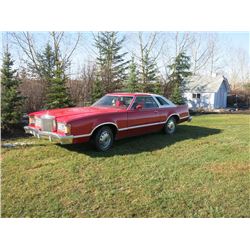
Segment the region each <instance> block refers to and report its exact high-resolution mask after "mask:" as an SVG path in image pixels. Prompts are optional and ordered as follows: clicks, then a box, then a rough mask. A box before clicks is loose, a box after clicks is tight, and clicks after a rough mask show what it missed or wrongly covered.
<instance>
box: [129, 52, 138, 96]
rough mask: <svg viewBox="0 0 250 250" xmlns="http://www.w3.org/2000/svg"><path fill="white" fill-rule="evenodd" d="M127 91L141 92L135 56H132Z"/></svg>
mask: <svg viewBox="0 0 250 250" xmlns="http://www.w3.org/2000/svg"><path fill="white" fill-rule="evenodd" d="M127 89H128V91H130V92H138V91H141V89H140V86H139V79H138V71H137V65H136V63H135V58H134V57H133V56H132V58H131V61H130V64H129V72H128V79H127Z"/></svg>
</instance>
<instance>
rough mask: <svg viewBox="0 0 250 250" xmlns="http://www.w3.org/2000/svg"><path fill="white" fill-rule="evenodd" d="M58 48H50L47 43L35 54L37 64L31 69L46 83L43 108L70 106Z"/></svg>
mask: <svg viewBox="0 0 250 250" xmlns="http://www.w3.org/2000/svg"><path fill="white" fill-rule="evenodd" d="M59 57H60V55H59V48H58V47H55V49H52V47H51V45H50V44H49V43H48V44H47V45H46V47H45V49H44V51H43V52H42V53H39V54H38V55H37V65H36V67H35V68H34V67H33V69H34V70H35V72H36V73H37V74H39V75H40V77H41V79H43V80H44V81H45V83H46V94H45V104H44V108H45V109H53V108H63V107H69V106H72V101H71V99H70V95H69V93H68V89H67V87H66V82H67V76H66V73H65V70H66V69H65V68H66V67H65V64H64V63H63V62H62V61H60V60H59Z"/></svg>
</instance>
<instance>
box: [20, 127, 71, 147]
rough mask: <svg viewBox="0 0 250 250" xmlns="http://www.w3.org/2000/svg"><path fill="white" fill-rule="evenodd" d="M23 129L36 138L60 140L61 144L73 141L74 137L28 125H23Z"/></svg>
mask: <svg viewBox="0 0 250 250" xmlns="http://www.w3.org/2000/svg"><path fill="white" fill-rule="evenodd" d="M24 130H25V133H27V134H32V135H34V136H35V137H37V138H46V139H49V140H50V141H56V142H60V143H61V144H72V143H73V138H74V137H73V136H72V135H59V134H56V133H53V132H47V131H40V130H38V129H35V128H32V127H30V126H25V127H24Z"/></svg>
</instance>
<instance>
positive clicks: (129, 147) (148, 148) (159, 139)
mask: <svg viewBox="0 0 250 250" xmlns="http://www.w3.org/2000/svg"><path fill="white" fill-rule="evenodd" d="M220 132H221V129H215V128H207V127H199V126H190V125H181V126H178V127H177V131H176V133H175V134H174V135H165V134H163V133H162V132H158V133H154V134H147V135H142V136H137V137H131V138H126V139H121V140H118V141H115V142H114V145H113V147H112V148H111V149H110V150H109V151H107V152H98V151H96V150H95V149H94V148H93V146H91V145H90V144H89V143H86V144H72V145H58V146H60V147H63V148H65V149H67V150H70V151H75V152H78V153H82V154H86V155H88V156H90V157H112V156H115V155H128V154H138V153H142V152H152V151H155V150H159V149H163V148H165V147H169V146H171V145H173V144H175V143H177V142H180V141H184V140H190V139H193V140H195V139H199V138H202V137H207V136H210V135H215V134H218V133H220Z"/></svg>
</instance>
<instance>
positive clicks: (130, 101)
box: [24, 93, 192, 151]
mask: <svg viewBox="0 0 250 250" xmlns="http://www.w3.org/2000/svg"><path fill="white" fill-rule="evenodd" d="M191 119H192V117H191V116H190V115H189V111H188V107H187V105H179V106H177V105H175V104H173V103H172V102H171V101H169V100H168V99H166V98H165V97H163V96H160V95H156V94H145V93H113V94H107V95H105V96H103V97H102V98H101V99H100V100H98V101H97V102H96V103H94V104H93V105H92V106H90V107H74V108H62V109H53V110H42V111H38V112H33V113H30V114H29V125H28V126H25V127H24V129H25V131H26V133H30V134H33V135H34V136H36V137H38V138H41V137H46V138H48V139H49V140H50V141H54V140H56V141H59V142H61V143H62V144H71V143H83V142H88V141H92V142H93V143H94V145H95V147H96V148H97V149H98V150H100V151H107V150H108V149H110V147H111V146H112V144H113V141H114V140H115V139H116V140H117V139H121V138H125V137H130V136H137V135H141V134H146V133H151V132H156V131H160V130H163V132H165V133H166V134H173V133H174V132H175V130H176V124H178V123H181V122H185V121H190V120H191Z"/></svg>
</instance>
